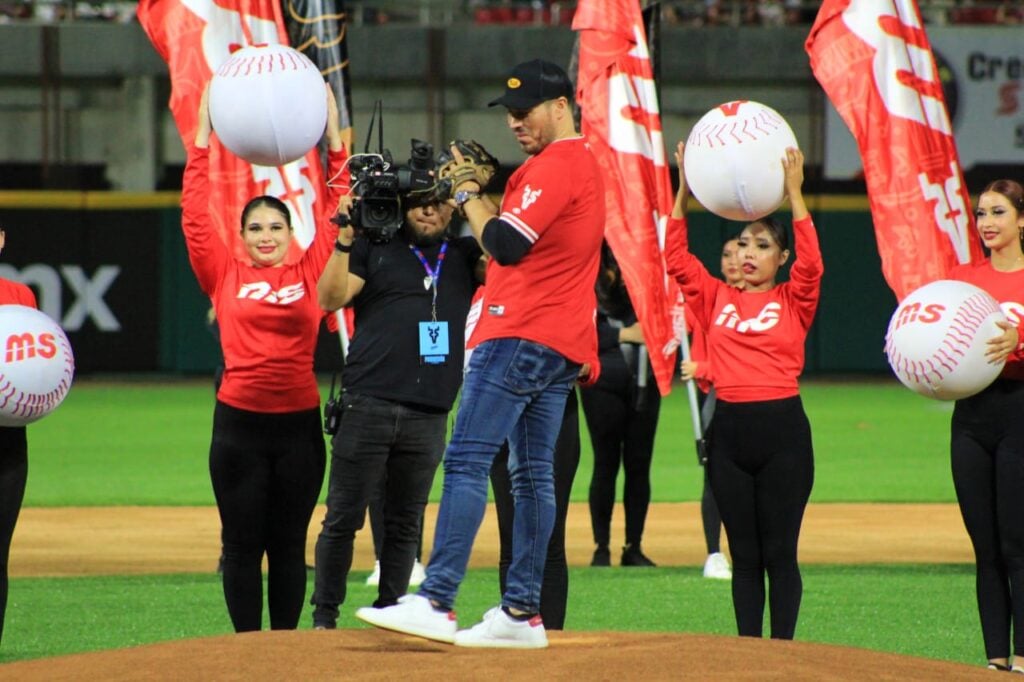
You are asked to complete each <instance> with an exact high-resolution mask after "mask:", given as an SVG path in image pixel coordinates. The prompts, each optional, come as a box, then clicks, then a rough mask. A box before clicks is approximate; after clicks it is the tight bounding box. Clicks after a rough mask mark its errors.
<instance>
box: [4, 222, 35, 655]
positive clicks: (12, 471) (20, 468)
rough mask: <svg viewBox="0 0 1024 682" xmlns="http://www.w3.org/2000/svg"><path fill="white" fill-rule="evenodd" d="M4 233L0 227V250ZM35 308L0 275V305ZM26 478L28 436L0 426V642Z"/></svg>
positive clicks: (20, 287) (27, 294) (26, 293)
mask: <svg viewBox="0 0 1024 682" xmlns="http://www.w3.org/2000/svg"><path fill="white" fill-rule="evenodd" d="M6 239H7V236H6V234H5V233H4V231H3V230H2V229H0V250H2V249H3V248H4V242H5V240H6ZM11 304H14V305H24V306H28V307H30V308H35V307H36V296H35V294H33V293H32V290H31V289H29V288H28V287H27V286H25V285H24V284H21V283H20V282H12V281H11V280H9V279H3V278H0V305H11ZM27 481H28V436H27V434H26V432H25V427H24V426H0V642H2V641H3V636H4V617H5V616H6V614H7V583H8V580H7V559H8V557H9V556H10V552H11V538H13V537H14V526H15V524H17V522H18V513H19V512H20V511H21V501H22V500H23V499H24V497H25V484H26V482H27Z"/></svg>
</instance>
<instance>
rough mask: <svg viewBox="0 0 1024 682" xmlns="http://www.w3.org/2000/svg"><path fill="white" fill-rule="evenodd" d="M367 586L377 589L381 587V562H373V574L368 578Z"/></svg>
mask: <svg viewBox="0 0 1024 682" xmlns="http://www.w3.org/2000/svg"><path fill="white" fill-rule="evenodd" d="M366 584H367V585H369V586H370V587H377V586H378V585H380V562H379V561H374V562H373V573H371V574H370V575H369V576H367V578H366Z"/></svg>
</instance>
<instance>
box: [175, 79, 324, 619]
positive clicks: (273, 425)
mask: <svg viewBox="0 0 1024 682" xmlns="http://www.w3.org/2000/svg"><path fill="white" fill-rule="evenodd" d="M327 97H328V112H329V113H328V123H327V137H328V142H329V147H330V165H331V171H330V174H329V175H328V177H332V176H333V175H334V174H335V172H336V171H337V170H338V169H339V168H340V166H341V163H342V161H343V159H344V156H343V146H342V140H341V133H340V130H339V127H338V110H337V105H336V104H335V102H334V98H333V96H331V94H330V91H329V90H328V94H327ZM212 132H213V130H212V126H211V124H210V117H209V111H208V108H207V95H206V94H205V93H204V95H203V99H202V103H201V104H200V108H199V126H198V129H197V131H196V136H195V143H194V144H193V145H190V146H189V148H188V164H187V165H186V167H185V175H184V180H183V191H182V229H183V231H184V233H185V242H186V245H187V246H188V255H189V260H190V262H191V263H192V269H193V270H194V271H195V274H196V278H197V279H198V280H199V286H200V287H201V288H202V290H203V292H204V293H206V295H207V296H209V297H210V300H211V302H212V303H213V306H214V309H215V310H216V317H217V322H218V324H219V327H220V340H221V348H222V350H223V353H224V375H223V380H222V382H221V385H220V388H219V390H218V391H217V404H216V408H215V410H214V416H213V438H212V443H211V445H210V477H211V479H212V481H213V491H214V495H215V496H216V498H217V508H218V510H219V512H220V518H221V524H222V527H223V543H224V573H223V576H224V597H225V600H226V601H227V606H228V613H229V614H230V616H231V622H232V623H233V625H234V627H235V630H236V631H237V632H243V631H248V630H259V629H260V627H261V624H262V617H263V577H262V568H261V566H262V560H263V555H264V554H266V556H267V566H268V570H269V577H268V581H267V584H268V592H269V594H268V599H267V601H268V604H269V609H270V627H271V628H272V629H275V630H277V629H294V628H295V627H296V626H297V625H298V622H299V615H300V613H301V611H302V604H303V601H304V600H305V593H306V561H305V554H306V533H307V530H308V528H309V520H310V517H311V516H312V514H313V508H314V506H315V505H316V501H317V497H318V496H319V494H320V488H321V486H322V484H323V478H324V468H325V463H326V451H325V447H324V437H323V432H322V430H321V426H320V392H319V389H318V387H317V382H316V376H315V375H314V374H313V352H314V350H315V348H316V340H317V333H318V330H319V325H320V318H321V317H323V311H322V310H321V309H320V306H319V304H318V303H317V297H316V282H317V279H318V278H319V277H320V273H321V271H322V270H323V268H324V264H325V263H326V262H327V259H328V258H329V257H330V255H331V250H332V249H333V247H334V242H335V240H336V239H337V232H338V230H337V228H335V227H334V226H333V225H331V224H330V223H329V222H328V220H327V218H328V216H329V215H330V212H333V209H334V208H335V206H336V205H337V199H338V197H337V196H336V195H335V194H334V193H333V192H330V191H328V190H326V189H325V188H321V191H325V192H328V194H327V196H326V197H325V199H324V201H323V204H322V205H323V207H324V209H323V210H324V211H325V215H322V216H320V220H319V223H318V226H317V230H316V236H315V237H314V239H313V242H312V243H311V244H310V246H309V248H308V249H307V250H306V252H305V254H304V255H303V256H302V259H301V260H300V261H298V262H297V263H294V264H285V256H286V254H287V253H288V248H289V245H290V244H291V241H292V232H293V229H292V225H291V216H290V213H289V211H288V207H287V206H286V205H285V204H284V203H283V202H282V201H280V200H279V199H277V198H276V197H272V196H260V197H256V198H255V199H252V200H251V201H250V202H249V203H248V204H247V205H246V206H245V208H244V209H243V211H242V220H241V229H240V232H239V234H240V235H241V238H242V240H243V242H244V243H245V248H246V251H247V254H248V259H247V260H245V261H242V260H236V259H235V258H233V257H232V255H231V253H230V251H229V249H228V246H227V245H226V244H225V243H224V241H223V240H222V239H221V237H220V235H218V234H217V232H216V230H215V229H214V227H213V225H212V224H211V221H210V217H209V212H210V206H209V141H210V136H211V133H212Z"/></svg>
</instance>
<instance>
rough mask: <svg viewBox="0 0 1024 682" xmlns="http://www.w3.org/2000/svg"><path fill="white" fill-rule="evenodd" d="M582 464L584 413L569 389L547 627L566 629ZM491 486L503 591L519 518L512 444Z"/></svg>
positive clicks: (544, 593) (545, 593) (548, 573)
mask: <svg viewBox="0 0 1024 682" xmlns="http://www.w3.org/2000/svg"><path fill="white" fill-rule="evenodd" d="M579 465H580V415H579V402H578V401H577V399H576V391H575V390H572V391H569V396H568V398H566V400H565V412H564V413H563V414H562V428H561V430H560V431H559V432H558V440H556V441H555V454H554V468H555V525H554V526H553V527H552V529H551V539H550V540H549V541H548V556H547V561H546V562H545V563H544V578H543V580H542V581H541V586H540V615H541V618H543V620H544V629H545V630H564V629H565V612H566V606H567V605H568V602H569V564H568V561H567V560H566V556H565V519H566V516H568V514H569V496H570V494H571V493H572V482H573V480H574V479H575V478H576V469H577V468H578V467H579ZM491 488H492V490H493V491H494V508H495V510H496V511H497V514H498V535H499V537H500V541H501V542H500V553H499V557H498V580H499V584H500V586H501V593H502V594H504V593H505V589H506V587H507V585H508V582H507V581H508V568H509V566H511V565H512V525H513V522H514V521H515V498H514V497H513V495H512V479H511V477H510V476H509V473H508V443H507V442H506V443H505V444H504V445H503V446H501V450H499V451H498V456H497V457H495V459H494V464H492V465H491Z"/></svg>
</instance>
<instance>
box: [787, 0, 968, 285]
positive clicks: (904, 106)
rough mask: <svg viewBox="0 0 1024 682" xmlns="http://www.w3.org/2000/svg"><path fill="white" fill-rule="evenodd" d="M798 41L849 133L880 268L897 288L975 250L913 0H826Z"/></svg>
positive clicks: (935, 275) (924, 279)
mask: <svg viewBox="0 0 1024 682" xmlns="http://www.w3.org/2000/svg"><path fill="white" fill-rule="evenodd" d="M805 47H806V50H807V54H808V55H809V56H810V61H811V70H812V71H813V72H814V76H815V77H816V78H817V79H818V82H819V83H821V86H822V88H823V89H824V90H825V92H826V93H827V94H828V97H829V99H830V100H831V101H832V104H833V105H834V106H835V108H836V110H837V111H838V112H839V115H840V116H841V117H842V118H843V120H844V121H845V122H846V125H847V126H849V128H850V131H851V132H852V133H853V136H854V138H856V140H857V146H858V148H859V149H860V155H861V161H862V164H863V167H864V177H865V181H866V183H867V190H868V200H869V203H870V206H871V216H872V218H873V220H874V224H875V238H876V240H877V242H878V252H879V255H880V256H881V259H882V271H883V274H884V275H885V279H886V282H888V284H889V287H890V288H891V289H892V290H893V291H894V292H895V293H896V297H897V298H898V299H900V300H902V299H903V298H904V296H906V295H907V294H909V293H910V292H912V291H914V290H915V289H917V288H919V287H921V286H922V285H924V284H927V283H928V282H931V281H933V280H937V279H942V278H944V277H945V276H946V273H947V272H948V271H949V269H950V268H951V267H953V266H954V265H956V264H958V263H969V262H971V261H974V260H977V259H980V258H982V257H983V254H982V251H981V245H980V244H979V243H978V240H977V239H975V238H974V229H973V228H974V218H973V215H972V213H971V198H970V193H969V192H968V191H967V187H966V186H965V184H964V177H963V170H962V169H961V167H960V161H959V157H958V156H957V152H956V142H955V140H954V139H953V129H952V126H951V124H950V120H949V115H948V113H947V111H946V104H945V99H944V97H943V94H942V84H941V82H940V80H939V72H938V69H937V68H936V66H935V58H934V56H933V55H932V50H931V46H930V44H929V42H928V36H927V35H926V34H925V30H924V25H923V24H922V22H921V14H920V12H919V10H918V8H917V5H916V3H915V2H914V1H913V0H825V2H824V3H822V6H821V9H820V10H819V11H818V16H817V19H816V20H815V22H814V26H813V27H812V28H811V33H810V35H809V36H808V38H807V43H806V46H805Z"/></svg>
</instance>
